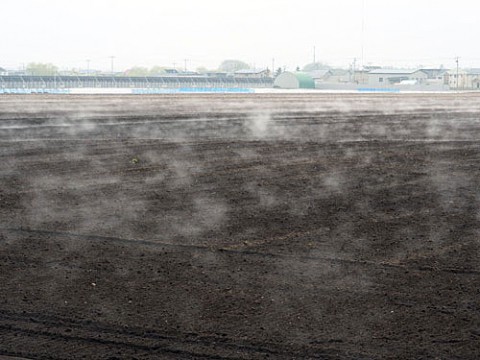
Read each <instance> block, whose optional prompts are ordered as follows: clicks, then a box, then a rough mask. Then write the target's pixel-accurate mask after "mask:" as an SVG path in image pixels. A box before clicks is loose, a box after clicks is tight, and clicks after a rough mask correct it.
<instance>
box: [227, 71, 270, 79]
mask: <svg viewBox="0 0 480 360" xmlns="http://www.w3.org/2000/svg"><path fill="white" fill-rule="evenodd" d="M234 76H235V77H237V78H250V79H251V78H259V79H261V78H266V77H269V76H270V70H268V69H243V70H237V71H235V73H234Z"/></svg>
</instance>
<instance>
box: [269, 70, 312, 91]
mask: <svg viewBox="0 0 480 360" xmlns="http://www.w3.org/2000/svg"><path fill="white" fill-rule="evenodd" d="M273 87H275V88H280V89H315V81H314V80H313V78H312V77H311V76H310V75H308V74H306V73H304V72H289V71H285V72H283V73H281V74H280V75H278V76H277V78H276V79H275V82H274V83H273Z"/></svg>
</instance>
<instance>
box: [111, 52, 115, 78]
mask: <svg viewBox="0 0 480 360" xmlns="http://www.w3.org/2000/svg"><path fill="white" fill-rule="evenodd" d="M114 60H115V56H110V68H111V72H112V75H113V61H114Z"/></svg>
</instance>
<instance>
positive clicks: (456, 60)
mask: <svg viewBox="0 0 480 360" xmlns="http://www.w3.org/2000/svg"><path fill="white" fill-rule="evenodd" d="M455 62H456V63H457V86H456V88H457V90H458V86H459V80H460V79H459V78H458V72H459V71H458V56H457V58H456V59H455Z"/></svg>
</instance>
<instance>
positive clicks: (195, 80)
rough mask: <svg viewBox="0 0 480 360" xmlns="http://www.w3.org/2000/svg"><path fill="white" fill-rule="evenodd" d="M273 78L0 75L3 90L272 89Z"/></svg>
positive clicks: (0, 84)
mask: <svg viewBox="0 0 480 360" xmlns="http://www.w3.org/2000/svg"><path fill="white" fill-rule="evenodd" d="M271 87H273V79H271V78H253V77H252V78H235V77H230V76H201V75H196V76H151V77H149V76H147V77H129V76H103V75H99V76H58V75H56V76H29V75H4V76H0V90H2V89H3V90H4V91H3V92H5V90H8V89H12V90H13V89H38V90H41V89H58V90H62V89H78V88H100V89H101V88H119V89H120V88H121V89H125V88H127V89H177V88H193V89H195V88H216V89H219V88H271Z"/></svg>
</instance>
